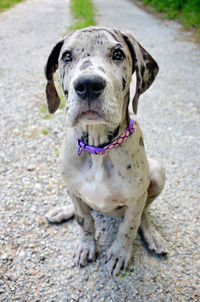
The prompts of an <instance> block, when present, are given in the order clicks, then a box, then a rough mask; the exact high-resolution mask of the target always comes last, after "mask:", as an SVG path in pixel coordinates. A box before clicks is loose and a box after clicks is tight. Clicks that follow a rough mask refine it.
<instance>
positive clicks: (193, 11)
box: [141, 0, 200, 38]
mask: <svg viewBox="0 0 200 302" xmlns="http://www.w3.org/2000/svg"><path fill="white" fill-rule="evenodd" d="M141 1H142V2H143V3H145V4H149V5H150V6H153V7H154V8H155V10H156V11H158V12H164V13H165V16H166V17H167V18H169V19H175V18H177V19H179V20H181V21H182V23H183V25H184V26H185V27H186V28H187V29H188V28H190V27H194V28H196V29H197V33H198V36H199V38H200V1H199V0H141Z"/></svg>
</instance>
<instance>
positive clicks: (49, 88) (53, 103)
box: [45, 40, 64, 113]
mask: <svg viewBox="0 0 200 302" xmlns="http://www.w3.org/2000/svg"><path fill="white" fill-rule="evenodd" d="M63 43H64V40H61V41H60V42H58V43H57V44H56V45H55V46H54V48H53V49H52V51H51V53H50V55H49V58H48V60H47V63H46V66H45V75H46V78H47V85H46V97H47V104H48V110H49V112H50V113H54V112H55V111H56V110H57V109H58V107H59V105H60V99H59V96H58V93H57V91H56V88H55V85H54V79H53V74H54V72H55V71H56V70H57V68H58V57H59V54H60V50H61V48H62V46H63Z"/></svg>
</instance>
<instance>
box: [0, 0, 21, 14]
mask: <svg viewBox="0 0 200 302" xmlns="http://www.w3.org/2000/svg"><path fill="white" fill-rule="evenodd" d="M21 1H23V0H0V12H2V11H4V10H5V9H8V8H10V7H11V6H12V5H14V4H15V3H18V2H21Z"/></svg>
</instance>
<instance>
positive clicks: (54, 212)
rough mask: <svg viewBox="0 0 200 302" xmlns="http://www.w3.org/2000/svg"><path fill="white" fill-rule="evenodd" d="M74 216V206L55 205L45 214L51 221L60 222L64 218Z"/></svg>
mask: <svg viewBox="0 0 200 302" xmlns="http://www.w3.org/2000/svg"><path fill="white" fill-rule="evenodd" d="M73 216H74V207H73V206H68V207H55V208H53V209H51V210H50V211H49V212H47V214H46V215H45V217H46V219H47V220H48V221H49V222H53V223H60V222H62V221H63V220H68V219H70V218H72V217H73Z"/></svg>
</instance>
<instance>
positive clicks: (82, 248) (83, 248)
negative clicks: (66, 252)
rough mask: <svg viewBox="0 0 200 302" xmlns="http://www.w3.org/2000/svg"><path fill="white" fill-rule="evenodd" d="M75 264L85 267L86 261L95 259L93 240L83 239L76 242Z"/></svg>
mask: <svg viewBox="0 0 200 302" xmlns="http://www.w3.org/2000/svg"><path fill="white" fill-rule="evenodd" d="M73 257H74V258H75V264H76V265H80V266H86V265H87V264H88V261H94V260H95V259H96V245H95V241H94V239H93V238H90V239H89V238H88V239H86V238H84V239H81V240H80V241H79V242H78V245H77V248H76V252H75V253H74V256H73Z"/></svg>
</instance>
